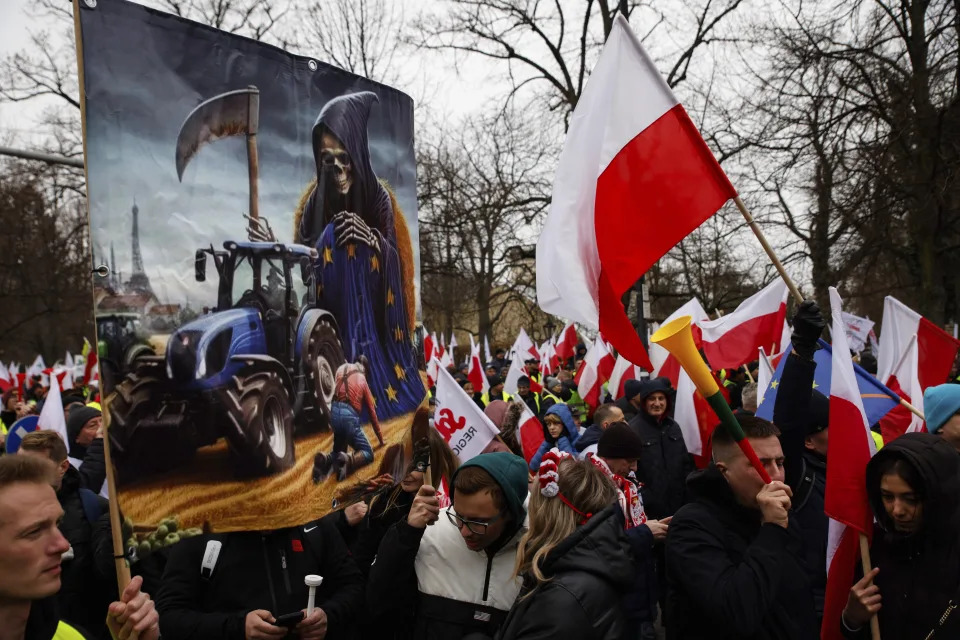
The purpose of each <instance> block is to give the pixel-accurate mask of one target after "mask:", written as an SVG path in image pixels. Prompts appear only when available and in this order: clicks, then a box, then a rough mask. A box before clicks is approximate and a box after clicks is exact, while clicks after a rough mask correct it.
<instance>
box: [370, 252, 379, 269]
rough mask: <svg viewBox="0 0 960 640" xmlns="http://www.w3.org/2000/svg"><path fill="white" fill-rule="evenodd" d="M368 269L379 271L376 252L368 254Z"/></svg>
mask: <svg viewBox="0 0 960 640" xmlns="http://www.w3.org/2000/svg"><path fill="white" fill-rule="evenodd" d="M370 271H380V259H379V258H377V255H376V254H374V255H372V256H370Z"/></svg>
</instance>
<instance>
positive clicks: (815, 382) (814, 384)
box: [813, 380, 820, 389]
mask: <svg viewBox="0 0 960 640" xmlns="http://www.w3.org/2000/svg"><path fill="white" fill-rule="evenodd" d="M819 386H820V385H818V384H817V381H816V380H814V381H813V388H814V389H816V388H817V387H819Z"/></svg>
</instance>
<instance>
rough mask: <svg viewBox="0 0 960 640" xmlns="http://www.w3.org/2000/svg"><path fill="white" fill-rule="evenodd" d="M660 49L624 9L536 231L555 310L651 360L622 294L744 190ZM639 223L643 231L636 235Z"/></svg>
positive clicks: (637, 358) (627, 352) (543, 296)
mask: <svg viewBox="0 0 960 640" xmlns="http://www.w3.org/2000/svg"><path fill="white" fill-rule="evenodd" d="M736 195H737V193H736V190H734V188H733V185H731V184H730V181H729V180H728V179H727V176H726V175H725V174H724V173H723V170H722V169H721V168H720V165H719V164H718V163H717V161H716V159H715V158H714V157H713V154H712V153H711V151H710V149H709V147H707V145H706V143H705V142H704V141H703V138H702V137H700V133H699V131H697V128H696V126H695V125H694V124H693V122H692V121H691V120H690V117H689V116H688V115H687V112H686V111H685V110H684V108H683V105H681V104H680V103H679V102H678V101H677V99H676V97H675V96H674V95H673V92H672V91H671V90H670V87H668V86H667V83H666V82H665V81H664V80H663V77H662V76H661V75H660V73H659V72H658V71H657V68H656V66H655V65H654V63H653V61H652V60H651V59H650V57H649V56H648V55H647V53H646V51H644V50H643V47H642V46H641V45H640V42H639V41H638V40H637V38H636V36H635V35H634V34H633V33H632V32H631V30H630V25H629V24H628V23H627V21H626V19H625V18H623V16H619V15H618V16H617V17H616V19H615V22H614V26H613V30H612V31H611V32H610V36H609V37H608V38H607V42H606V44H605V45H604V47H603V51H602V52H601V53H600V58H599V60H598V61H597V64H596V66H595V67H594V69H593V73H592V74H591V75H590V80H589V82H588V83H587V85H586V87H584V89H583V92H582V94H581V96H580V99H579V101H578V103H577V108H576V110H575V111H574V114H573V118H572V120H571V122H570V129H569V131H568V133H567V140H566V143H565V144H564V148H563V152H562V154H561V156H560V162H559V165H558V167H557V174H556V178H555V180H554V186H553V197H552V201H551V205H550V211H549V214H548V217H547V221H546V224H545V225H544V227H543V232H542V233H541V235H540V240H539V242H538V243H537V265H536V273H537V299H538V301H539V304H540V307H541V308H542V309H543V310H544V311H546V312H547V313H551V314H553V315H557V316H560V317H564V318H569V319H570V320H573V321H574V322H579V323H581V324H583V325H585V326H586V327H588V328H590V329H599V330H600V331H602V332H603V334H604V335H605V336H607V338H609V339H610V341H611V342H612V343H613V346H614V347H615V348H616V350H617V351H618V352H619V353H622V354H623V355H624V357H625V358H627V360H630V361H631V362H633V363H634V364H637V365H640V366H642V367H643V368H644V369H646V370H648V371H651V370H653V366H652V365H651V364H650V358H649V357H648V355H647V352H646V349H644V347H643V343H642V342H641V341H640V337H639V336H638V335H637V332H636V330H635V329H634V328H633V325H632V324H631V323H630V320H629V319H628V318H627V315H626V312H625V310H624V308H623V304H622V303H621V297H622V296H623V294H624V293H625V292H626V291H627V290H628V289H630V288H631V287H632V286H633V285H634V283H636V281H637V279H638V278H639V277H640V276H641V275H643V274H644V273H645V272H646V271H647V270H648V269H649V268H650V267H651V266H653V264H654V263H655V262H656V261H657V260H658V259H660V257H661V256H663V255H664V254H665V253H666V252H667V251H669V250H670V249H671V248H673V246H674V245H676V244H677V243H678V242H680V240H682V239H683V238H684V237H686V236H687V235H688V234H689V233H690V232H692V231H693V230H694V229H696V228H697V227H698V226H700V224H701V223H703V222H704V221H705V220H707V219H708V218H709V217H710V216H712V215H713V214H714V213H716V212H717V210H718V209H719V208H720V207H722V206H723V204H724V203H725V202H727V201H728V200H730V199H731V198H734V197H736ZM638 230H643V231H644V232H643V233H642V234H640V236H638V235H637V231H638Z"/></svg>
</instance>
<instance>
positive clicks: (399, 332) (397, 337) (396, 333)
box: [393, 325, 403, 342]
mask: <svg viewBox="0 0 960 640" xmlns="http://www.w3.org/2000/svg"><path fill="white" fill-rule="evenodd" d="M393 337H394V339H395V340H396V341H397V342H400V341H401V340H403V329H401V328H400V326H399V325H397V327H396V328H395V329H394V330H393Z"/></svg>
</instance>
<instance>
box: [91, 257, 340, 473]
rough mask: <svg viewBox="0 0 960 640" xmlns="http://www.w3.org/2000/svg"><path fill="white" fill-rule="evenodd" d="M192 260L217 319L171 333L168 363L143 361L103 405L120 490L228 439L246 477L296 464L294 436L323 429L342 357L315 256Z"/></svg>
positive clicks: (212, 317) (237, 469)
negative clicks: (212, 284) (207, 284)
mask: <svg viewBox="0 0 960 640" xmlns="http://www.w3.org/2000/svg"><path fill="white" fill-rule="evenodd" d="M223 247H224V250H223V251H219V250H215V249H214V248H213V246H212V245H211V246H210V247H209V248H205V249H200V250H198V251H197V253H196V279H197V280H198V281H200V282H203V281H205V280H206V266H207V262H208V257H210V258H212V259H213V263H214V266H215V267H216V269H217V273H218V275H219V278H220V282H219V289H218V295H217V307H216V308H215V309H214V310H213V311H212V312H211V313H209V314H207V315H204V316H202V317H200V318H198V319H196V320H194V321H193V322H190V323H188V324H185V325H183V326H182V327H180V328H179V329H177V330H176V332H174V333H173V334H172V335H171V336H170V339H169V341H168V342H167V347H166V353H165V355H164V356H146V357H141V358H139V359H138V360H137V363H136V368H135V370H134V371H132V372H130V373H129V374H128V375H127V376H126V377H125V378H124V379H123V381H122V382H120V384H118V385H117V386H116V388H115V391H114V393H113V394H112V395H111V396H110V398H109V399H108V402H107V410H108V411H109V412H110V420H111V423H110V424H111V426H110V430H109V433H110V440H111V452H112V454H113V463H114V465H115V467H116V469H117V473H118V474H119V475H120V478H121V481H122V482H123V481H126V482H130V481H135V480H136V479H138V478H142V477H145V476H149V475H153V474H156V473H160V472H163V471H167V470H170V469H173V468H175V467H177V466H181V465H183V464H184V463H186V462H188V461H190V459H191V458H192V457H193V456H194V454H195V453H196V451H197V449H198V448H199V447H202V446H206V445H209V444H213V443H215V442H216V441H217V440H219V439H220V438H221V437H223V438H226V441H227V444H228V448H229V451H230V455H231V458H232V467H233V469H234V471H235V472H236V473H237V474H238V475H241V476H257V475H269V474H274V473H279V472H282V471H285V470H287V469H289V468H290V467H292V466H293V463H294V456H295V453H294V434H295V433H298V432H302V431H304V430H320V429H326V428H327V427H328V425H329V418H330V406H331V403H332V401H333V391H334V374H335V372H336V370H337V368H338V367H339V366H340V365H341V364H342V363H343V361H344V357H343V349H342V347H341V345H340V341H339V337H338V336H339V331H338V328H337V323H336V321H335V319H334V318H333V316H332V315H331V314H330V313H329V312H327V311H325V310H323V309H320V308H318V307H317V287H316V282H315V275H314V265H313V263H314V260H315V259H316V256H317V254H316V250H314V249H310V248H308V247H305V246H303V245H296V244H282V243H277V242H234V241H228V242H225V243H224V245H223Z"/></svg>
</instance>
